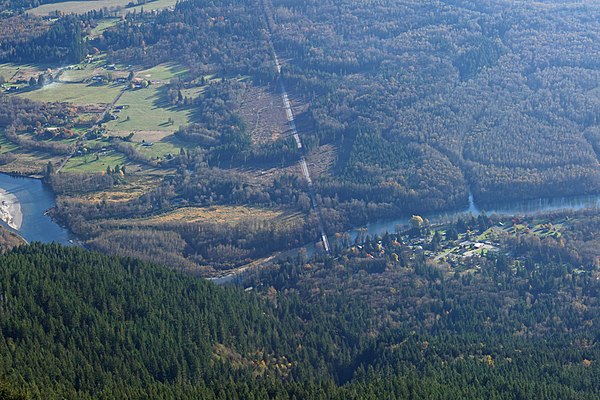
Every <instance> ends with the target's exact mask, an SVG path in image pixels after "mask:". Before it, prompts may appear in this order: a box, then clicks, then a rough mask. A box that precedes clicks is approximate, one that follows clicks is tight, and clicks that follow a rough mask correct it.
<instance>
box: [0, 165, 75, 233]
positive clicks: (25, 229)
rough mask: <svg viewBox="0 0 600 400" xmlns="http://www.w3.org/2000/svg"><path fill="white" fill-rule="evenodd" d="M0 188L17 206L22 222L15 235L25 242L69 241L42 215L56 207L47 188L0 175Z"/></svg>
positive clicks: (50, 220) (38, 182)
mask: <svg viewBox="0 0 600 400" xmlns="http://www.w3.org/2000/svg"><path fill="white" fill-rule="evenodd" d="M0 188H1V189H4V191H6V192H7V193H10V194H12V195H14V196H15V197H16V198H17V200H18V201H19V203H20V204H21V212H22V213H23V221H22V224H21V227H20V229H19V230H14V229H10V228H9V227H8V225H7V224H5V223H4V222H0V223H1V224H2V226H3V227H5V228H8V229H10V230H12V231H15V232H17V233H18V234H19V235H21V236H22V237H23V238H24V239H25V240H27V241H28V242H45V243H50V242H57V243H62V244H69V243H70V240H71V239H73V237H72V236H71V234H70V233H69V231H68V230H67V229H65V228H63V227H61V226H60V225H58V224H57V223H56V222H54V221H53V220H52V219H51V218H50V217H48V216H47V215H46V211H47V210H48V209H50V208H52V207H54V206H55V204H56V198H55V196H54V193H53V192H52V190H51V189H50V188H48V187H47V186H46V185H44V184H43V183H42V181H41V180H39V179H33V178H24V177H16V176H11V175H6V174H1V173H0Z"/></svg>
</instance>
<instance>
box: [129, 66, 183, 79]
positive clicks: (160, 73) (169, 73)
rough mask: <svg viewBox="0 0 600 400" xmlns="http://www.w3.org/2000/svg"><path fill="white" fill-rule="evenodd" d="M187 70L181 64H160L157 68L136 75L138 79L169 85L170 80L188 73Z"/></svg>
mask: <svg viewBox="0 0 600 400" xmlns="http://www.w3.org/2000/svg"><path fill="white" fill-rule="evenodd" d="M187 71H188V70H187V68H185V67H182V66H181V65H179V64H159V65H157V66H156V67H152V68H150V69H146V70H144V71H140V72H138V73H137V74H136V77H137V78H142V79H148V80H151V81H160V82H162V83H169V80H170V79H172V78H175V77H178V76H183V75H185V74H186V73H187Z"/></svg>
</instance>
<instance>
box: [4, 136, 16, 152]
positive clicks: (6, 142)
mask: <svg viewBox="0 0 600 400" xmlns="http://www.w3.org/2000/svg"><path fill="white" fill-rule="evenodd" d="M17 148H18V147H17V146H16V145H15V144H14V143H12V142H10V141H9V140H7V139H6V138H5V137H4V136H0V154H3V153H8V152H12V151H15V150H16V149H17Z"/></svg>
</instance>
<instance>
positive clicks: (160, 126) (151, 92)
mask: <svg viewBox="0 0 600 400" xmlns="http://www.w3.org/2000/svg"><path fill="white" fill-rule="evenodd" d="M164 97H165V96H164V93H163V92H162V89H161V88H159V87H155V86H150V87H148V88H146V89H138V90H132V91H130V90H128V91H126V92H125V93H124V94H123V96H122V97H121V98H120V99H119V101H118V102H117V104H116V105H117V106H126V108H125V109H123V110H122V111H121V112H120V113H119V114H117V115H118V117H119V118H118V119H117V120H114V121H110V122H108V123H107V124H106V127H107V128H108V129H109V130H110V131H112V132H115V133H123V134H127V133H129V132H133V131H136V132H137V133H136V136H135V139H136V141H140V142H141V140H142V139H144V140H151V139H150V138H146V137H144V133H143V132H144V131H165V132H169V133H171V132H174V131H176V130H177V129H178V128H179V125H184V124H187V123H189V122H190V120H191V116H192V111H191V110H179V109H177V108H172V107H170V106H169V105H168V104H167V103H166V101H165V99H164ZM169 118H171V119H172V121H173V122H172V123H170V122H169Z"/></svg>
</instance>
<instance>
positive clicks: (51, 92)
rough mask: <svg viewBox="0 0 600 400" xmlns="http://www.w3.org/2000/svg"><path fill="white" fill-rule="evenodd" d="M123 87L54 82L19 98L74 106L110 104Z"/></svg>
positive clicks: (22, 94) (25, 93) (21, 94)
mask: <svg viewBox="0 0 600 400" xmlns="http://www.w3.org/2000/svg"><path fill="white" fill-rule="evenodd" d="M121 89H122V86H119V85H116V84H110V85H88V84H85V83H60V82H53V83H51V84H49V85H47V86H44V87H43V88H41V89H37V90H32V91H28V92H24V93H19V94H18V96H21V97H24V98H27V99H31V100H36V101H44V102H53V101H58V102H63V101H64V102H68V103H73V104H101V103H104V104H109V103H111V102H112V101H113V100H114V98H115V97H116V96H117V95H118V94H119V91H120V90H121Z"/></svg>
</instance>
